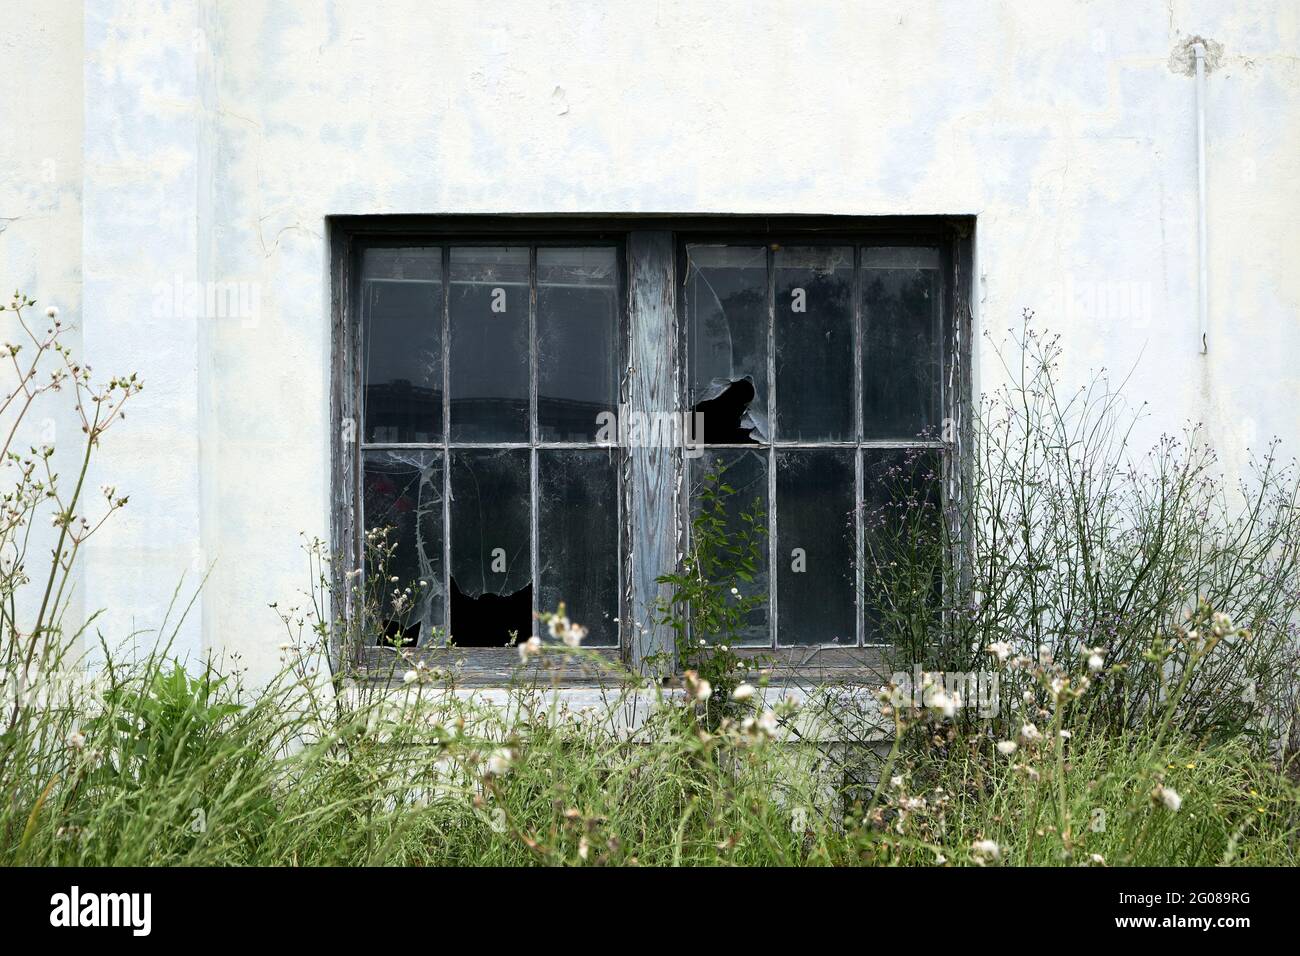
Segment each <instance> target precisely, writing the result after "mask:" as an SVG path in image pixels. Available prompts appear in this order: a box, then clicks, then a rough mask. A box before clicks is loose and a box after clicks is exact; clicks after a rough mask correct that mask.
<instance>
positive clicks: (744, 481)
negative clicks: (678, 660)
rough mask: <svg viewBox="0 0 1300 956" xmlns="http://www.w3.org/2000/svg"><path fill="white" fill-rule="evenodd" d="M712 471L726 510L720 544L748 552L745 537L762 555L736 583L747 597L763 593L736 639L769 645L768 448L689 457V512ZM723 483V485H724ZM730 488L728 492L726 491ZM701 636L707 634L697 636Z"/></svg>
mask: <svg viewBox="0 0 1300 956" xmlns="http://www.w3.org/2000/svg"><path fill="white" fill-rule="evenodd" d="M711 473H712V474H716V476H717V481H715V482H714V483H713V487H714V489H720V491H721V493H722V502H723V504H724V507H725V510H726V519H725V521H724V524H723V529H722V530H723V534H724V538H723V540H724V541H725V545H724V547H726V548H729V549H733V550H734V551H735V552H736V553H738V554H741V555H747V554H748V553H749V551H750V550H751V549H750V548H749V547H748V546H747V544H746V541H747V536H748V537H749V538H752V539H753V540H754V541H755V542H756V543H757V545H758V550H759V553H760V557H759V559H758V561H757V563H756V565H755V567H754V568H753V570H752V572H750V573H751V574H752V580H749V581H746V580H744V578H743V577H741V578H739V579H738V580H737V582H736V585H735V586H736V589H737V590H738V591H739V592H740V593H741V595H743V596H745V597H762V598H763V599H764V600H763V602H762V603H761V604H760V605H758V606H757V607H755V608H754V609H753V610H751V611H750V612H749V615H748V616H747V619H746V621H745V626H744V629H743V631H742V632H741V633H740V635H738V637H739V643H740V644H741V645H742V646H745V647H770V646H771V644H772V636H771V631H770V629H769V627H768V601H767V596H768V581H769V580H770V576H769V574H768V550H767V545H768V542H767V535H766V534H763V533H762V532H761V531H760V530H759V529H765V528H766V527H767V514H768V506H767V452H765V451H745V450H743V449H718V450H710V451H709V452H708V453H707V454H706V455H704V456H703V457H701V458H693V459H691V464H690V481H691V513H692V516H694V515H698V514H699V513H700V500H699V492H700V490H702V489H703V488H704V487H705V478H706V476H707V475H709V474H711ZM724 485H725V486H726V487H725V488H724V487H722V486H724ZM728 488H729V489H731V491H730V492H728V491H727V489H728ZM746 514H749V515H752V516H753V517H754V522H752V523H751V522H749V521H746V520H745V518H744V515H746ZM701 636H703V637H705V639H706V640H707V639H708V638H707V636H706V635H701Z"/></svg>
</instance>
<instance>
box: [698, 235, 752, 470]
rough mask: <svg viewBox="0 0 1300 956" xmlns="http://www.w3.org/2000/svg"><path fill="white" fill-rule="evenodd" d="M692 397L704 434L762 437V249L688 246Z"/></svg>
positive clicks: (728, 440) (729, 439)
mask: <svg viewBox="0 0 1300 956" xmlns="http://www.w3.org/2000/svg"><path fill="white" fill-rule="evenodd" d="M685 307H686V328H687V349H688V351H689V354H690V403H691V408H692V410H694V411H698V412H702V413H703V414H704V441H705V442H706V443H708V444H711V445H712V444H743V443H746V442H754V441H766V440H767V436H768V427H767V319H768V316H767V250H766V249H765V248H764V247H762V246H700V245H694V246H687V247H686V300H685Z"/></svg>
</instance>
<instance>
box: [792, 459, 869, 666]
mask: <svg viewBox="0 0 1300 956" xmlns="http://www.w3.org/2000/svg"><path fill="white" fill-rule="evenodd" d="M853 455H854V452H853V451H851V450H849V449H844V450H840V449H837V448H836V449H832V448H817V449H800V450H798V451H794V450H791V451H778V452H777V453H776V547H777V565H776V567H777V640H778V642H779V643H781V644H782V645H790V644H839V645H841V646H843V645H847V646H850V647H851V646H853V645H854V644H856V643H857V624H856V618H857V612H856V610H855V605H856V602H855V600H854V591H855V587H854V585H855V581H856V571H855V562H854V552H855V550H856V548H855V544H856V538H857V532H856V529H855V522H854V513H853V500H854V495H853V484H854V463H853Z"/></svg>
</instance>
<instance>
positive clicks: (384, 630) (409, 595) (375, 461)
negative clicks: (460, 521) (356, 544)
mask: <svg viewBox="0 0 1300 956" xmlns="http://www.w3.org/2000/svg"><path fill="white" fill-rule="evenodd" d="M363 472H364V474H363V478H362V488H363V492H362V495H363V497H362V508H363V512H362V514H363V521H364V527H365V530H366V531H367V532H369V531H372V530H374V529H389V530H388V532H387V536H386V537H383V538H373V539H371V540H372V541H373V542H374V543H375V544H376V546H377V547H376V550H378V546H379V545H381V544H383V543H386V544H388V545H395V546H396V547H395V549H394V550H393V552H392V554H391V555H390V556H388V557H387V558H386V559H383V558H380V557H378V556H377V555H375V554H369V555H367V561H368V563H367V565H366V574H365V576H364V580H365V581H366V582H367V584H366V586H367V587H373V588H375V589H378V593H377V594H373V595H372V597H374V598H377V599H378V600H377V603H378V605H379V607H380V621H379V622H378V628H377V630H378V631H379V632H380V633H379V635H377V636H376V643H390V644H397V645H400V646H404V647H409V646H412V645H415V644H417V643H420V644H427V643H430V641H431V636H432V635H433V629H434V627H435V626H440V625H441V624H442V623H443V579H442V569H443V546H442V542H443V539H442V453H441V452H435V451H367V452H365V453H364V468H363ZM391 578H396V579H397V580H396V581H392V580H390V579H391Z"/></svg>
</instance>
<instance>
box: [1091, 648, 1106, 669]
mask: <svg viewBox="0 0 1300 956" xmlns="http://www.w3.org/2000/svg"><path fill="white" fill-rule="evenodd" d="M1105 666H1106V662H1105V661H1104V660H1103V659H1102V656H1101V652H1100V651H1093V652H1092V653H1091V654H1089V655H1088V670H1090V671H1092V672H1093V673H1094V674H1095V673H1096V672H1097V671H1099V670H1101V669H1102V668H1103V667H1105Z"/></svg>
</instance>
